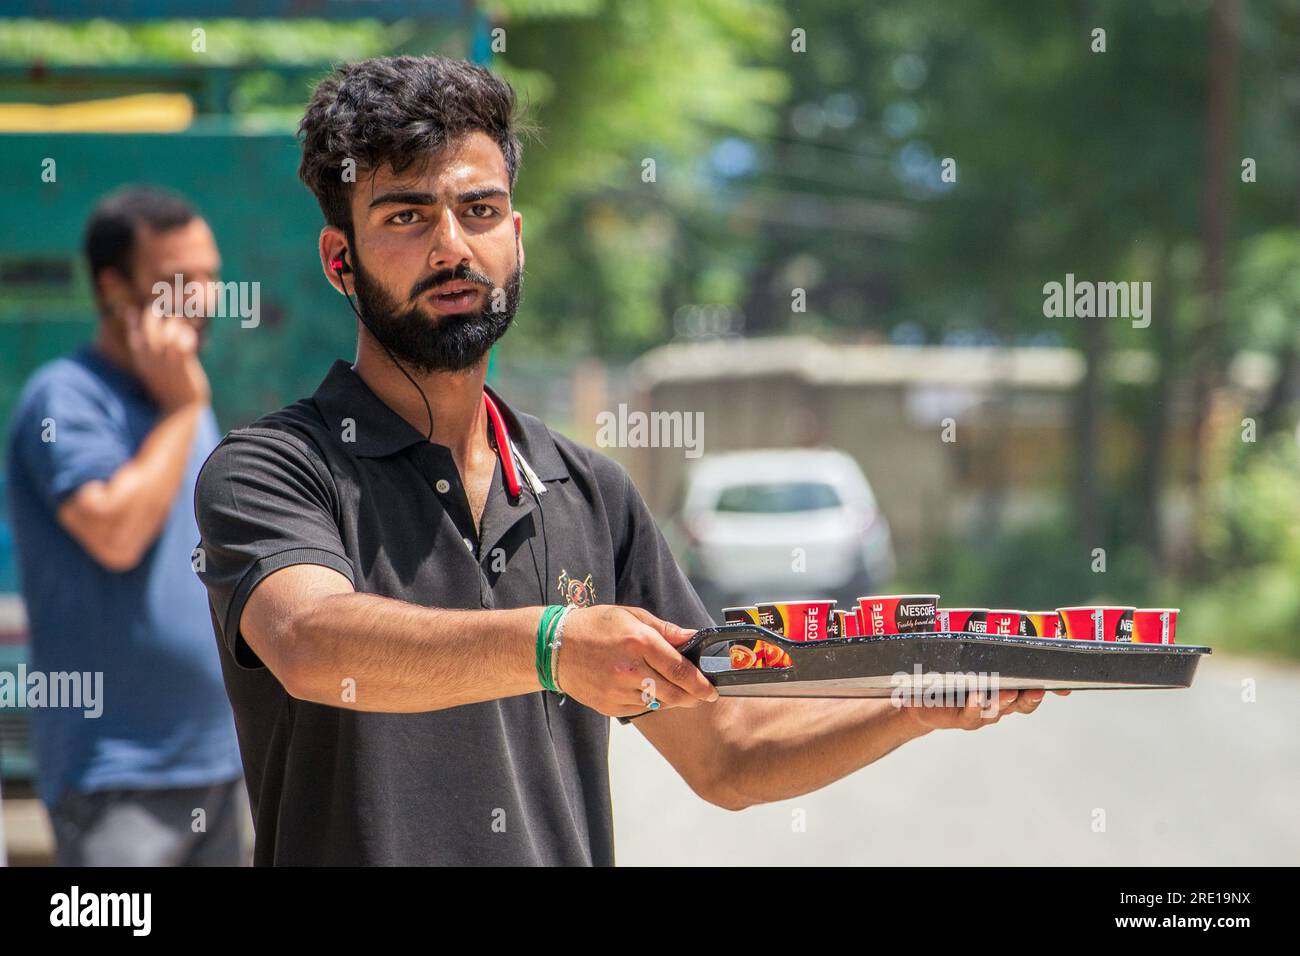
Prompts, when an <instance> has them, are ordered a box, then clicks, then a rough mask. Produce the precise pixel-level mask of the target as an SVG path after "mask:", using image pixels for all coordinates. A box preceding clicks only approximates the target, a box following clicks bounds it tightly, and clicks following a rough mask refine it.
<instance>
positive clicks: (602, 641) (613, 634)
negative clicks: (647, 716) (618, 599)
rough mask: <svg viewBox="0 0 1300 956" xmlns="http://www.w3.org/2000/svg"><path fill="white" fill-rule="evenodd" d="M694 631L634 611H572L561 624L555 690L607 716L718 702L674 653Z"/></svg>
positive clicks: (614, 606)
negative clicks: (655, 707) (652, 703)
mask: <svg viewBox="0 0 1300 956" xmlns="http://www.w3.org/2000/svg"><path fill="white" fill-rule="evenodd" d="M694 633H695V632H694V631H688V630H685V629H683V628H680V627H678V626H677V625H676V624H671V623H669V622H668V621H661V620H660V619H659V618H657V617H655V616H654V615H653V614H651V613H650V612H649V611H646V610H644V609H642V608H639V607H624V606H622V605H617V604H598V605H596V606H594V607H580V608H574V609H573V610H572V611H570V612H569V616H568V618H567V619H566V620H565V622H564V643H563V646H562V647H561V648H560V652H559V667H558V683H559V687H560V690H562V691H563V692H564V693H566V694H568V695H569V696H570V697H573V698H574V699H575V700H577V701H579V702H581V703H583V704H586V705H587V706H588V707H590V708H592V709H593V710H596V711H599V712H600V713H602V714H604V715H605V716H607V717H628V716H631V715H632V714H639V713H641V712H642V711H644V710H647V709H649V706H650V701H652V700H655V699H657V700H658V701H659V703H660V705H661V706H662V707H664V708H668V707H696V706H698V705H699V704H701V703H706V702H710V701H714V700H717V699H718V692H717V689H716V688H714V686H713V685H712V684H710V683H709V681H708V678H706V677H705V676H704V674H702V673H701V672H700V669H699V668H698V667H696V666H695V665H694V664H692V663H691V662H690V661H688V660H687V659H686V658H684V657H683V656H682V655H681V654H679V653H678V652H677V647H678V646H679V645H681V644H684V643H685V642H686V641H688V640H689V639H690V637H691V635H692V634H694Z"/></svg>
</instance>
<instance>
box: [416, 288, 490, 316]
mask: <svg viewBox="0 0 1300 956" xmlns="http://www.w3.org/2000/svg"><path fill="white" fill-rule="evenodd" d="M481 292H482V289H481V288H480V287H479V286H477V285H474V284H473V283H472V282H448V283H447V284H445V285H441V286H438V287H437V288H436V289H432V290H430V291H429V292H428V298H429V302H430V304H431V305H432V306H433V307H434V308H435V309H437V310H438V311H439V312H461V311H464V310H465V309H466V308H468V307H469V306H471V305H473V304H474V303H475V302H477V301H478V297H479V294H480V293H481Z"/></svg>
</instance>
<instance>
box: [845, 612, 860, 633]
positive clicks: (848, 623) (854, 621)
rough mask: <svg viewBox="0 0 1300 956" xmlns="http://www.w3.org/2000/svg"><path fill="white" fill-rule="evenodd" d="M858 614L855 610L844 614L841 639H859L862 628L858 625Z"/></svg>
mask: <svg viewBox="0 0 1300 956" xmlns="http://www.w3.org/2000/svg"><path fill="white" fill-rule="evenodd" d="M858 620H859V618H858V612H857V610H856V609H854V610H852V611H845V612H844V633H843V635H841V636H842V637H861V636H862V628H861V627H860V626H859V625H858Z"/></svg>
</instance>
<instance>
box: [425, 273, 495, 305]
mask: <svg viewBox="0 0 1300 956" xmlns="http://www.w3.org/2000/svg"><path fill="white" fill-rule="evenodd" d="M446 282H473V283H474V284H475V285H481V286H483V287H484V288H485V289H491V288H492V280H491V279H489V278H488V277H487V276H485V275H483V274H482V273H480V272H475V271H474V270H473V269H471V268H469V267H468V266H466V267H465V268H463V269H443V270H442V271H440V272H435V273H433V274H432V275H429V276H426V277H425V278H423V279H421V280H420V281H419V282H417V283H416V284H415V285H414V286H412V287H411V299H412V300H415V299H418V298H419V297H420V296H422V295H424V293H426V292H428V291H429V290H430V289H436V288H437V287H438V286H440V285H442V284H444V283H446Z"/></svg>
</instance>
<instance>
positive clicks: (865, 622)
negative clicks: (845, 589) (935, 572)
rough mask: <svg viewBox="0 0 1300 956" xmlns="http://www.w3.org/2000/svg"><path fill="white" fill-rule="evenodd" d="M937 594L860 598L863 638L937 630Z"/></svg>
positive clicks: (860, 621)
mask: <svg viewBox="0 0 1300 956" xmlns="http://www.w3.org/2000/svg"><path fill="white" fill-rule="evenodd" d="M938 603H939V595H937V594H880V595H876V596H874V597H860V598H858V617H859V618H860V620H859V622H858V623H859V624H860V625H861V628H862V634H863V636H875V635H878V634H911V633H913V632H916V631H933V630H934V609H935V606H936V605H938Z"/></svg>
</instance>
